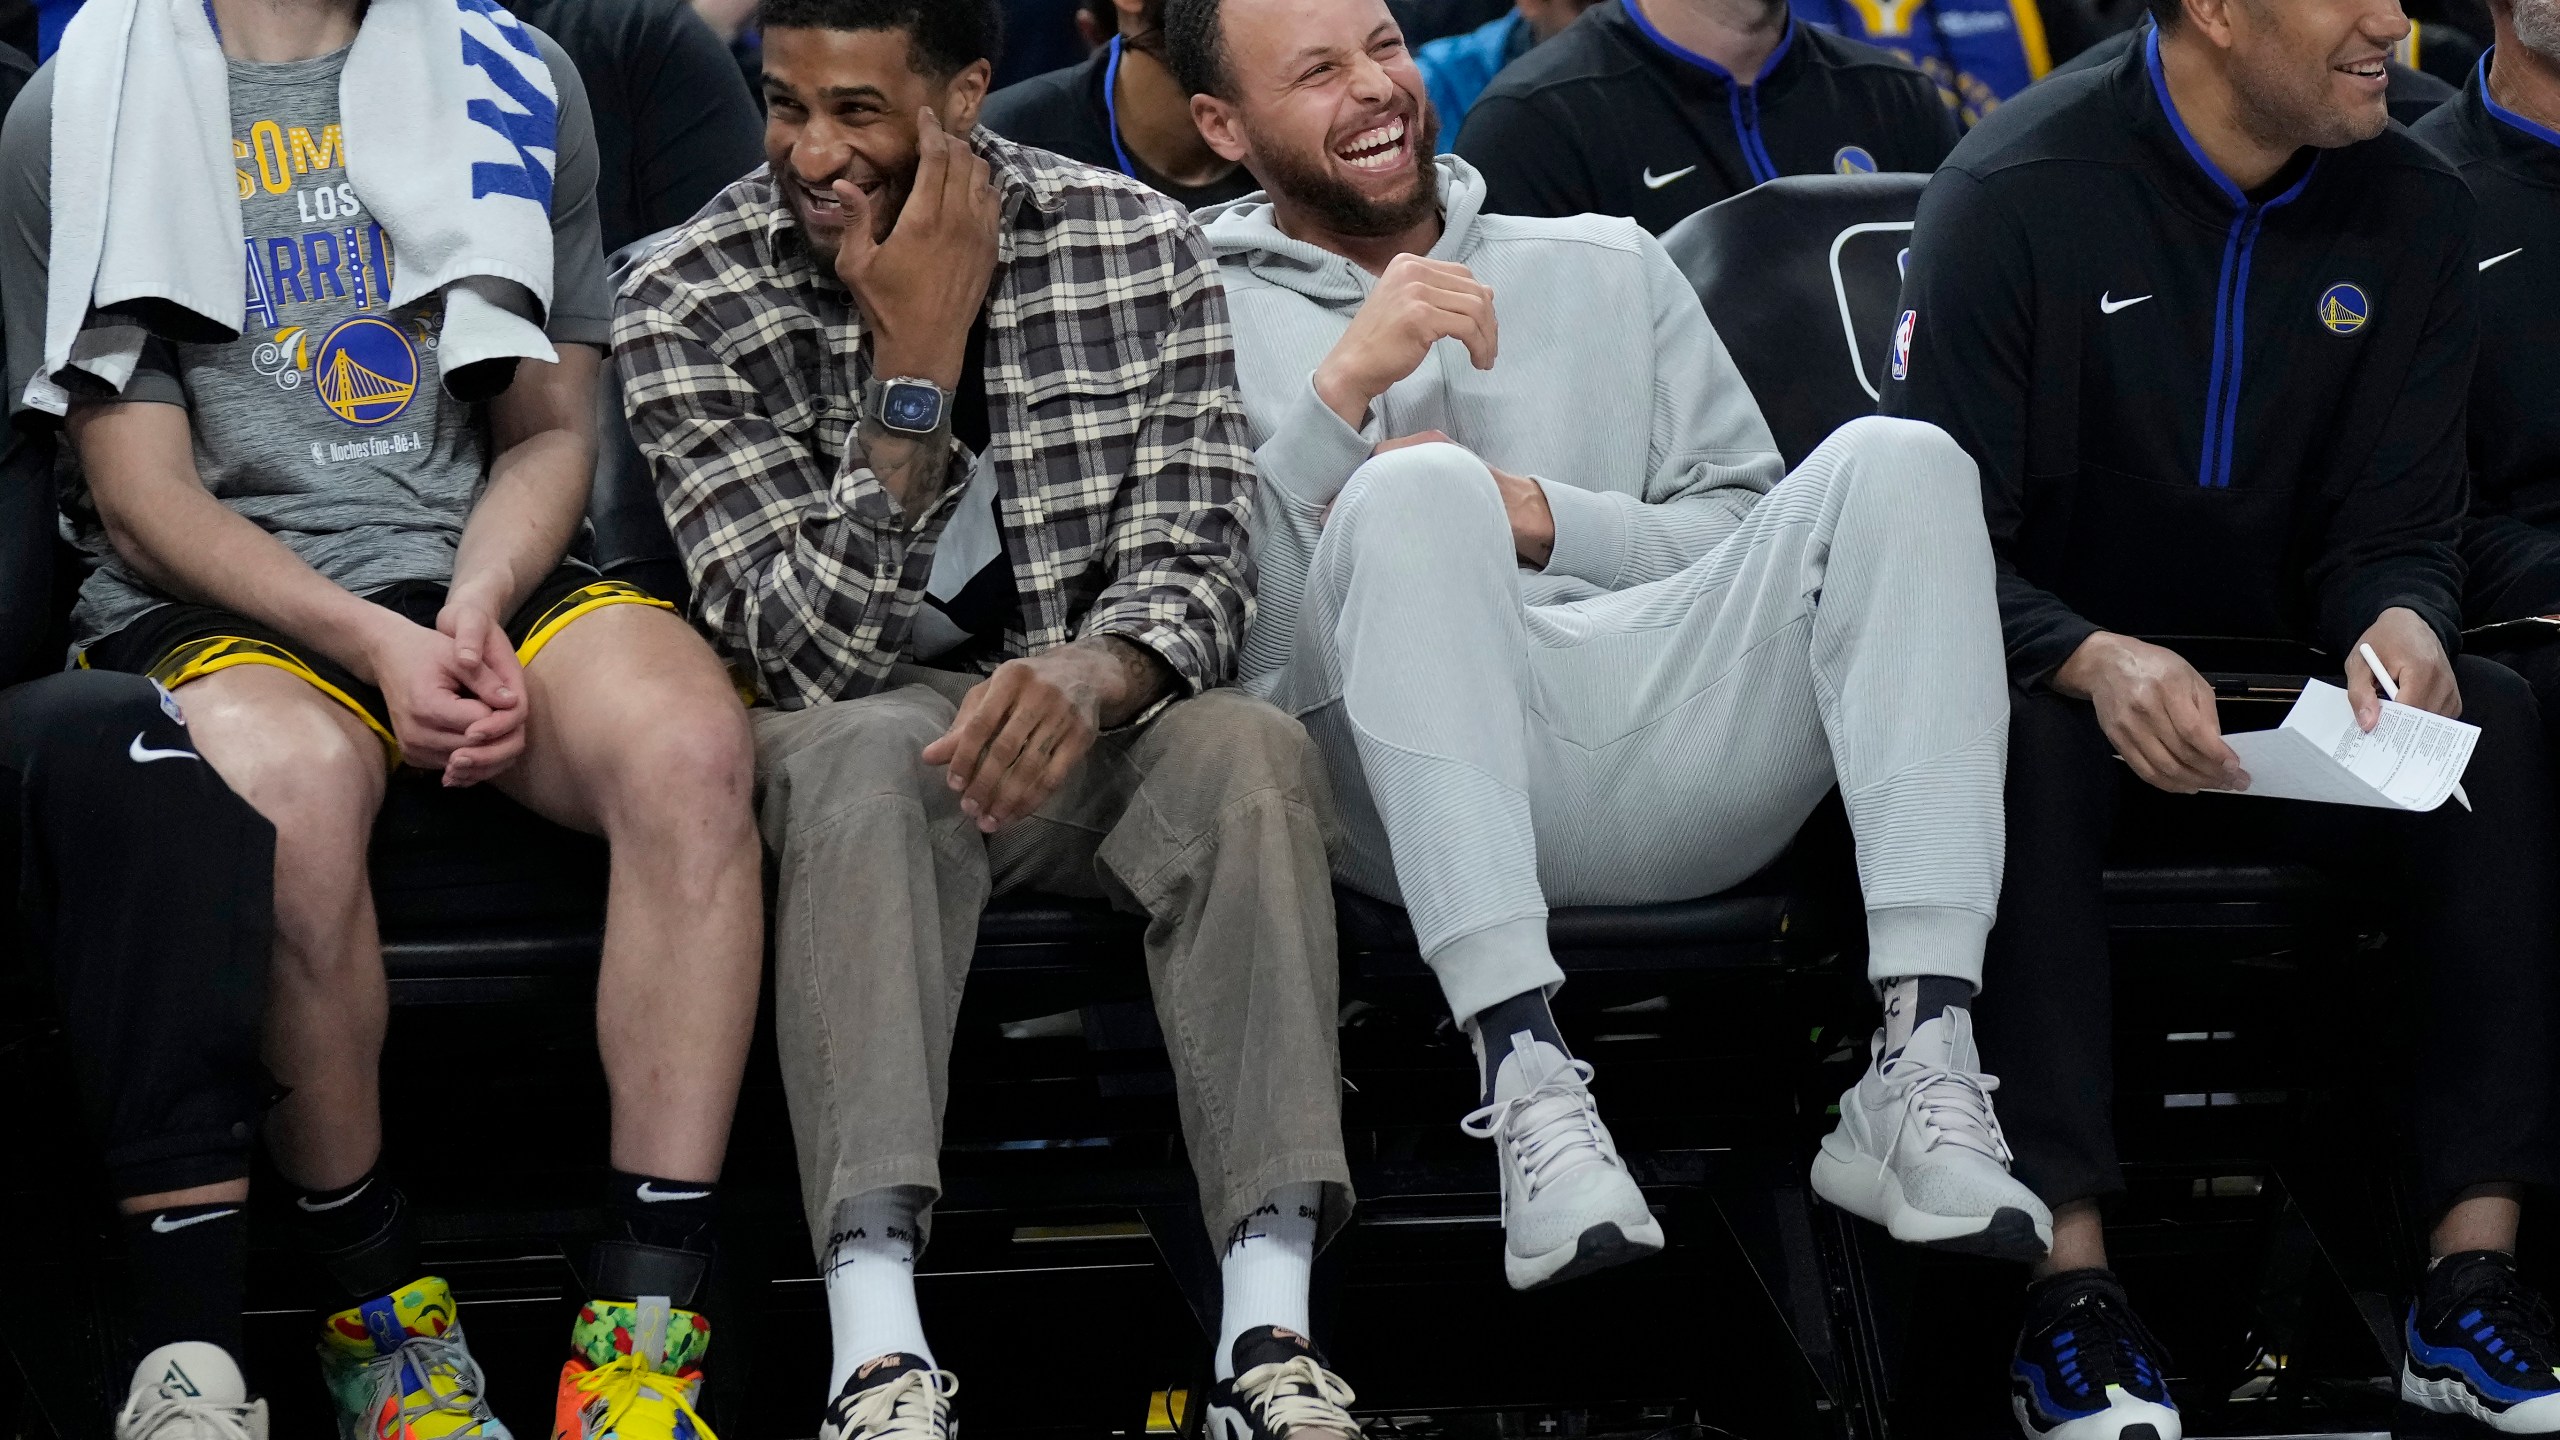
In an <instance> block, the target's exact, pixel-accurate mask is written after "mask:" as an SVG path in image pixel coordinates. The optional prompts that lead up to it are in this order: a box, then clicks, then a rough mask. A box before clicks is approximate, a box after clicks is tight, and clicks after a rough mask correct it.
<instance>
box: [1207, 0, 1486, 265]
mask: <svg viewBox="0 0 2560 1440" xmlns="http://www.w3.org/2000/svg"><path fill="white" fill-rule="evenodd" d="M1223 18H1224V27H1223V28H1224V36H1225V41H1226V58H1227V71H1228V75H1229V77H1230V82H1231V87H1232V89H1233V90H1234V92H1235V93H1234V96H1233V98H1232V99H1224V100H1222V99H1218V98H1215V97H1212V98H1211V99H1210V100H1209V102H1208V108H1209V110H1210V111H1212V112H1213V115H1214V118H1211V119H1208V120H1207V121H1206V122H1205V123H1204V124H1203V126H1202V133H1203V134H1204V135H1205V136H1206V137H1207V138H1208V140H1209V143H1210V145H1211V146H1212V147H1213V148H1215V149H1216V150H1217V151H1218V152H1219V153H1220V154H1222V155H1225V156H1226V157H1227V158H1228V159H1231V160H1241V161H1243V162H1244V164H1245V167H1246V168H1247V169H1249V170H1251V171H1252V172H1253V175H1254V178H1255V179H1257V180H1260V181H1261V182H1262V184H1263V187H1264V188H1265V189H1268V190H1269V191H1271V192H1272V194H1273V195H1274V197H1276V198H1278V199H1281V200H1284V201H1286V202H1287V203H1289V204H1291V205H1294V206H1296V207H1298V208H1299V209H1301V210H1303V211H1304V212H1306V213H1307V214H1308V215H1309V217H1310V218H1312V219H1314V220H1315V221H1316V222H1317V223H1319V224H1321V225H1323V226H1324V227H1325V228H1327V229H1329V230H1331V231H1333V232H1334V233H1335V234H1338V235H1345V236H1358V237H1362V238H1379V237H1385V236H1392V235H1398V234H1401V233H1403V232H1404V231H1406V230H1409V229H1411V228H1413V227H1414V226H1415V225H1418V224H1420V223H1421V222H1423V221H1425V220H1427V219H1429V218H1430V217H1431V216H1432V215H1433V214H1434V213H1435V212H1436V211H1437V210H1438V208H1439V204H1440V172H1439V171H1438V170H1437V169H1436V168H1435V167H1434V166H1433V165H1432V163H1431V157H1432V155H1433V154H1434V153H1436V152H1437V151H1438V149H1439V148H1440V147H1439V136H1440V122H1439V117H1438V116H1436V115H1434V114H1433V113H1432V111H1431V102H1430V101H1429V100H1428V99H1426V98H1425V92H1424V90H1423V84H1422V72H1421V71H1419V70H1417V69H1415V68H1414V64H1413V54H1412V52H1411V51H1409V50H1407V49H1406V48H1405V43H1404V32H1402V31H1401V30H1398V29H1397V28H1396V22H1395V20H1394V19H1393V17H1391V16H1389V15H1388V14H1387V7H1386V5H1385V3H1384V0H1227V3H1226V5H1225V7H1224V17H1223Z"/></svg>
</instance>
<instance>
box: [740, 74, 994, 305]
mask: <svg viewBox="0 0 2560 1440" xmlns="http://www.w3.org/2000/svg"><path fill="white" fill-rule="evenodd" d="M987 74H988V67H987V63H986V62H985V61H983V60H981V61H977V62H976V63H974V64H971V65H969V66H967V67H966V68H964V69H962V70H961V71H960V73H958V74H957V75H953V76H951V77H949V78H947V79H945V78H942V77H937V76H932V75H925V74H919V73H917V71H916V70H915V69H914V68H913V57H912V54H911V52H910V50H909V47H908V39H907V33H906V32H905V31H903V30H824V29H799V28H782V27H776V28H773V29H768V30H766V31H765V32H764V94H765V126H764V154H765V159H766V160H767V161H769V162H770V163H771V164H772V166H773V179H774V184H775V186H776V188H778V189H779V190H781V192H782V196H783V199H784V200H785V201H786V202H787V203H788V204H789V205H790V207H791V218H792V219H793V220H795V221H797V222H799V227H800V234H801V238H803V239H804V240H806V241H807V242H808V245H809V253H810V254H811V255H812V256H813V257H814V258H815V259H816V260H817V261H818V263H819V265H820V266H821V267H827V266H832V265H833V264H834V263H835V256H836V247H837V245H838V243H839V242H840V241H842V240H843V238H844V226H845V210H844V204H843V202H842V200H841V199H839V198H838V196H837V193H836V189H835V186H836V184H837V182H839V181H841V182H844V183H846V184H849V185H851V186H853V187H854V188H855V189H856V190H859V191H860V192H862V194H863V196H864V197H865V198H867V199H868V200H869V201H870V210H871V233H872V238H873V239H874V240H882V239H886V238H888V234H889V229H890V227H891V226H893V225H895V224H897V223H898V212H899V211H900V210H902V209H904V208H905V207H906V203H907V192H908V190H909V189H911V188H912V187H913V186H914V184H915V178H916V124H917V111H919V110H921V109H925V108H930V109H931V110H932V111H933V113H934V114H935V115H936V116H937V117H939V119H940V120H941V122H942V125H943V127H944V128H945V129H947V130H949V131H950V132H951V133H952V134H954V135H966V134H968V133H969V128H970V127H971V126H973V125H975V124H976V123H977V120H978V108H979V105H980V103H981V102H982V101H984V100H985V99H986V94H987Z"/></svg>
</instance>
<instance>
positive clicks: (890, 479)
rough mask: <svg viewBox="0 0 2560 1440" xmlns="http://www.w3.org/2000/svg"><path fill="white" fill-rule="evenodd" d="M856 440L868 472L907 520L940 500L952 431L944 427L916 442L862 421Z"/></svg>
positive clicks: (947, 471)
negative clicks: (894, 500)
mask: <svg viewBox="0 0 2560 1440" xmlns="http://www.w3.org/2000/svg"><path fill="white" fill-rule="evenodd" d="M855 441H856V443H858V444H860V445H861V446H862V458H863V460H864V462H865V463H867V464H868V465H870V467H871V473H872V474H874V475H877V476H878V477H880V484H881V485H882V486H883V487H884V488H885V489H887V490H888V492H889V493H890V494H892V495H894V496H896V497H898V503H899V504H900V505H902V506H904V507H905V508H906V512H907V518H908V519H909V520H913V519H915V518H916V517H917V516H920V515H922V514H924V512H926V511H927V510H930V509H932V508H933V502H934V501H935V500H937V499H940V498H941V496H942V491H943V487H944V486H945V485H948V484H949V483H950V482H951V470H952V468H953V467H952V464H951V431H950V430H949V429H948V428H947V427H946V428H944V429H940V430H936V431H934V432H933V433H932V434H931V435H928V436H926V437H924V438H923V439H921V440H919V439H916V438H914V437H912V436H907V435H900V434H897V433H895V432H894V431H891V430H889V429H888V428H886V427H884V426H881V425H878V424H874V423H873V422H871V421H869V420H865V421H863V422H862V426H861V429H860V430H859V431H857V432H856V434H855Z"/></svg>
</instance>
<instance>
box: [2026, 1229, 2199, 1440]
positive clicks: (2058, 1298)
mask: <svg viewBox="0 0 2560 1440" xmlns="http://www.w3.org/2000/svg"><path fill="white" fill-rule="evenodd" d="M2166 1364H2167V1360H2166V1358H2165V1357H2164V1356H2163V1355H2162V1354H2161V1350H2160V1342H2159V1341H2157V1340H2155V1339H2153V1338H2152V1337H2151V1331H2150V1330H2149V1329H2147V1328H2145V1327H2144V1325H2143V1323H2142V1317H2141V1316H2139V1315H2136V1314H2134V1313H2133V1302H2132V1301H2130V1300H2128V1299H2126V1298H2125V1293H2124V1286H2123V1285H2122V1284H2121V1283H2119V1282H2118V1281H2117V1279H2116V1277H2115V1273H2114V1272H2113V1271H2110V1270H2065V1271H2063V1272H2062V1273H2060V1274H2058V1275H2049V1276H2046V1277H2045V1278H2044V1279H2042V1280H2039V1281H2037V1282H2036V1283H2035V1284H2033V1285H2031V1286H2028V1287H2027V1318H2026V1323H2024V1324H2023V1325H2021V1326H2019V1327H2018V1351H2017V1354H2016V1356H2015V1357H2014V1358H2012V1359H2011V1360H2010V1362H2009V1395H2010V1406H2011V1408H2012V1409H2013V1410H2014V1411H2015V1412H2016V1414H2017V1417H2018V1429H2019V1430H2020V1431H2022V1432H2024V1434H2025V1435H2026V1437H2027V1440H2178V1437H2179V1436H2180V1435H2181V1434H2183V1433H2184V1429H2183V1426H2182V1422H2181V1421H2180V1420H2179V1418H2178V1402H2176V1401H2175V1400H2172V1399H2171V1398H2169V1384H2168V1380H2167V1377H2166V1376H2165V1375H2163V1373H2162V1367H2163V1366H2165V1365H2166Z"/></svg>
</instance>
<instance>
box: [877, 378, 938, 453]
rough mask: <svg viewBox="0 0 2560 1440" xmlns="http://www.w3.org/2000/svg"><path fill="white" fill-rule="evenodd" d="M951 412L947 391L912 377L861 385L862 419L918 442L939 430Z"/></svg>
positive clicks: (879, 380)
mask: <svg viewBox="0 0 2560 1440" xmlns="http://www.w3.org/2000/svg"><path fill="white" fill-rule="evenodd" d="M950 412H951V392H950V391H948V390H945V389H943V388H942V387H941V386H939V385H936V384H934V383H933V382H932V381H930V380H919V379H917V378H916V377H915V376H913V375H892V376H890V377H889V378H887V379H885V380H883V379H878V378H876V377H875V378H873V379H870V380H865V381H863V382H862V418H863V419H865V420H870V421H874V422H877V423H878V424H879V426H880V427H881V428H882V429H884V430H887V431H890V432H891V433H893V434H898V435H911V436H914V437H916V438H918V439H922V438H924V437H925V436H928V435H931V434H932V433H934V432H935V431H937V430H939V429H941V428H942V425H943V422H944V420H946V419H947V418H949V415H950Z"/></svg>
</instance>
